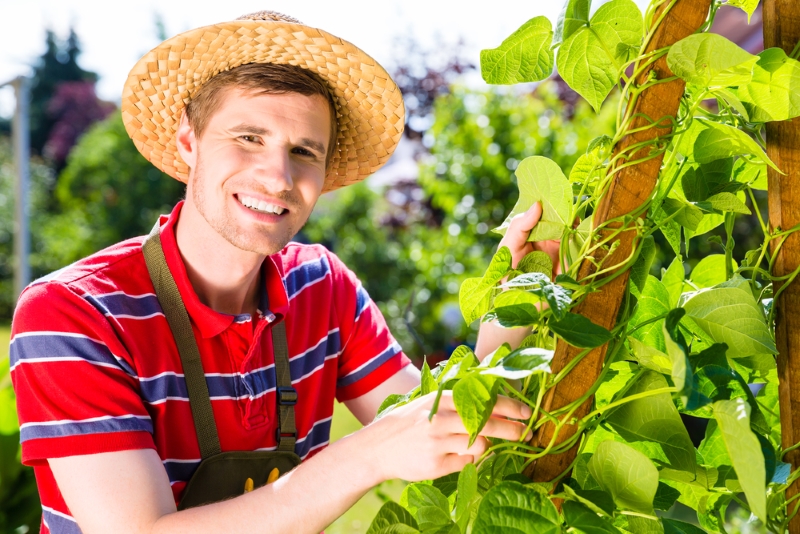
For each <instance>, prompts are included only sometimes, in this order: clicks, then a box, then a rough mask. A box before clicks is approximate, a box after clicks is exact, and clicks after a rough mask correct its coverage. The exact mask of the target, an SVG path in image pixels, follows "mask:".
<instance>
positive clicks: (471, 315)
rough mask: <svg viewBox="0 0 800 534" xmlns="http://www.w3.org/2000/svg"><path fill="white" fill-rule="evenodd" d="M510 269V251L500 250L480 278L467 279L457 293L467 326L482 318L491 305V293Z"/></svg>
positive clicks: (501, 248) (503, 248) (502, 248)
mask: <svg viewBox="0 0 800 534" xmlns="http://www.w3.org/2000/svg"><path fill="white" fill-rule="evenodd" d="M509 269H511V251H510V250H509V249H508V247H500V249H499V250H498V251H497V252H496V253H495V255H494V256H493V257H492V261H491V262H490V263H489V267H488V268H487V269H486V272H485V273H484V275H483V277H482V278H467V279H466V280H464V282H463V283H462V284H461V289H460V290H459V292H458V305H459V307H460V308H461V314H462V315H463V316H464V320H465V321H466V322H467V324H472V322H473V321H475V320H476V319H478V318H479V317H481V316H483V315H484V314H485V313H486V312H487V311H489V307H490V305H491V298H492V291H494V288H495V286H496V285H497V283H498V282H499V281H500V280H501V279H502V278H503V277H504V276H505V275H506V274H508V271H509Z"/></svg>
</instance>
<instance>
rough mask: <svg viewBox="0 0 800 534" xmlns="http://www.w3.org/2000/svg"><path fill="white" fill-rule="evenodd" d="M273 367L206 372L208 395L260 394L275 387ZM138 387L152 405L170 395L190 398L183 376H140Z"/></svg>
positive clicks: (236, 395)
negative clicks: (240, 372)
mask: <svg viewBox="0 0 800 534" xmlns="http://www.w3.org/2000/svg"><path fill="white" fill-rule="evenodd" d="M274 369H275V368H274V367H272V366H270V367H268V368H266V369H259V370H258V371H254V372H251V373H247V374H244V375H223V376H219V375H206V384H208V394H209V395H210V396H211V397H234V398H239V397H243V396H249V397H259V396H261V395H263V394H264V393H265V392H267V391H269V390H271V389H275V370H274ZM139 388H140V391H141V394H142V398H143V399H144V400H145V401H146V402H148V403H150V404H157V403H159V402H163V401H164V400H166V399H167V398H168V397H169V398H171V399H174V400H185V401H188V400H189V393H188V389H187V388H186V379H185V378H184V377H183V375H172V374H168V375H162V376H159V377H157V378H152V379H140V381H139Z"/></svg>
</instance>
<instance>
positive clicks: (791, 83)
mask: <svg viewBox="0 0 800 534" xmlns="http://www.w3.org/2000/svg"><path fill="white" fill-rule="evenodd" d="M737 94H738V96H739V98H740V99H741V101H742V104H743V105H744V107H745V108H746V109H747V111H748V113H749V114H750V120H751V121H752V122H771V121H784V120H789V119H793V118H794V117H797V116H798V115H800V62H798V61H797V60H795V59H792V58H790V57H788V56H787V55H786V52H784V51H783V50H781V49H780V48H769V49H767V50H764V51H763V52H761V54H759V57H758V62H757V63H756V64H755V67H754V68H753V79H752V81H751V82H750V83H749V84H747V85H744V86H742V87H740V88H739V91H738V93H737Z"/></svg>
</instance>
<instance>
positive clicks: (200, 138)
mask: <svg viewBox="0 0 800 534" xmlns="http://www.w3.org/2000/svg"><path fill="white" fill-rule="evenodd" d="M122 112H123V118H124V121H125V124H126V128H127V130H128V133H129V134H130V135H131V138H132V139H133V140H134V142H135V144H136V146H137V148H139V150H140V151H141V152H142V154H144V156H145V157H147V158H148V159H149V160H150V161H151V162H152V163H153V164H154V165H156V166H157V167H158V168H160V169H162V170H164V171H165V172H167V173H168V174H170V175H172V176H173V177H175V178H177V179H180V180H182V181H185V182H187V189H186V200H185V201H183V202H181V203H179V204H178V205H177V206H176V207H175V209H174V210H173V212H172V213H171V214H170V215H169V216H164V217H162V218H161V219H160V220H159V221H157V224H156V225H155V227H154V229H153V232H151V234H150V235H149V236H148V237H146V238H136V239H132V240H128V241H125V242H122V243H119V244H117V245H114V246H112V247H110V248H108V249H105V250H102V251H100V252H98V253H96V254H94V255H92V256H90V257H88V258H86V259H84V260H81V261H79V262H77V263H76V264H73V265H71V266H68V267H66V268H64V269H62V270H60V271H58V272H56V273H53V274H52V275H50V276H48V277H47V278H45V279H42V280H38V281H37V282H35V283H33V284H31V286H30V287H28V288H27V289H26V290H25V292H24V293H23V295H22V296H21V298H20V301H19V305H18V307H17V310H16V313H15V317H14V323H13V327H12V343H11V365H12V378H13V382H14V387H15V391H16V394H17V398H18V410H19V417H20V422H21V427H20V428H21V431H20V433H21V440H22V451H23V453H22V454H23V461H24V462H25V463H27V464H29V465H32V466H34V469H35V471H36V477H37V482H38V485H39V491H40V495H41V499H42V506H43V510H44V514H43V525H42V532H43V533H47V532H52V533H70V534H72V533H77V532H83V533H85V534H89V533H108V532H113V533H115V534H116V533H156V532H157V533H162V532H164V533H168V532H192V533H204V532H249V533H252V532H319V531H320V530H321V529H322V528H324V527H325V526H326V525H328V524H330V523H331V522H332V521H333V520H334V519H335V518H336V517H338V516H339V515H340V514H341V513H342V512H343V511H345V510H346V509H347V508H348V507H349V506H351V505H352V504H353V503H354V502H355V501H356V500H357V499H358V498H359V497H361V496H362V495H363V494H364V493H365V492H366V491H368V490H369V489H370V488H371V487H373V486H375V485H376V484H378V483H380V482H382V481H384V480H388V479H392V478H402V479H405V480H422V479H428V478H435V477H439V476H442V475H445V474H448V473H451V472H454V471H457V470H459V469H461V468H462V467H463V466H464V465H466V464H467V463H468V462H472V461H474V460H475V459H476V458H477V457H478V456H479V455H480V454H482V453H483V452H484V451H485V449H486V447H487V445H488V441H487V439H486V437H498V438H504V439H512V440H517V439H520V438H521V434H522V432H523V431H524V426H523V425H522V424H520V423H519V422H517V421H514V419H523V418H526V417H528V416H529V415H530V410H529V409H527V408H526V407H523V405H521V404H519V403H517V402H516V401H512V400H510V399H506V398H501V399H500V400H499V401H498V403H497V407H496V408H495V411H494V417H492V418H491V419H490V421H489V423H488V424H487V425H486V427H485V430H484V431H483V435H484V436H486V437H483V438H479V439H478V440H477V441H476V442H475V444H473V445H472V446H471V447H470V446H468V436H467V433H466V430H465V429H464V427H463V425H462V423H461V421H460V419H459V417H458V414H457V413H456V412H455V409H454V406H453V403H452V398H451V397H450V396H448V395H445V397H444V398H443V400H442V403H441V405H440V407H439V411H438V413H437V415H436V416H435V417H434V418H433V420H432V421H431V422H429V421H428V417H427V416H428V412H429V410H430V408H431V405H432V402H433V399H432V398H431V397H430V396H426V397H423V398H421V399H418V400H417V401H415V402H413V403H410V404H409V405H407V406H404V407H403V408H400V409H397V410H394V411H393V412H391V413H389V414H388V415H386V416H385V417H383V418H381V419H379V420H377V421H374V422H371V421H372V420H373V419H374V417H375V415H376V412H377V410H378V407H379V406H380V403H381V402H382V401H383V399H384V398H385V397H386V396H387V395H389V394H391V393H405V392H407V391H408V390H410V389H411V388H413V387H415V386H416V385H418V384H419V372H418V371H417V370H416V369H415V368H414V367H413V366H410V365H408V364H409V360H408V359H407V358H406V357H405V356H404V355H403V354H402V352H401V350H400V347H399V346H398V344H397V343H396V342H395V341H394V339H393V338H392V336H391V334H390V333H389V331H388V329H387V327H386V324H385V322H384V320H383V318H382V317H381V315H380V312H379V311H378V309H377V307H376V306H375V305H374V304H373V303H372V302H371V301H370V299H369V297H368V295H367V294H366V292H365V291H364V290H363V288H362V287H361V285H360V284H359V282H358V280H357V279H356V278H355V276H354V275H353V273H352V272H350V271H349V270H348V269H347V268H346V267H345V266H344V265H342V264H341V262H340V261H339V260H338V259H337V258H336V256H335V255H333V254H332V253H330V252H329V251H327V250H326V249H324V248H323V247H321V246H316V245H311V246H306V245H300V244H296V243H291V242H290V239H291V238H292V236H293V235H294V234H295V233H297V231H298V230H300V228H301V227H302V226H303V224H304V223H305V222H306V220H307V219H308V217H309V215H310V214H311V211H312V210H313V208H314V205H315V203H316V201H317V199H318V198H319V196H320V194H322V193H324V192H326V191H331V190H333V189H336V188H338V187H342V186H344V185H348V184H351V183H355V182H357V181H359V180H362V179H364V178H366V177H367V176H368V175H369V174H371V173H372V172H374V171H375V170H377V169H378V168H380V166H381V165H383V164H384V163H385V162H386V161H387V160H388V158H389V156H390V155H391V153H392V151H393V150H394V148H395V146H396V144H397V142H398V140H399V138H400V136H401V134H402V125H403V118H404V110H403V105H402V98H401V95H400V92H399V90H398V89H397V86H396V85H395V84H394V82H392V80H391V78H390V77H389V75H388V74H387V73H386V72H385V71H384V70H383V69H382V68H381V67H380V66H379V65H378V64H377V63H375V62H374V60H372V59H371V58H370V57H369V56H367V55H366V54H365V53H363V52H362V51H361V50H359V49H358V48H356V47H355V46H353V45H351V44H349V43H347V42H345V41H342V40H341V39H338V38H336V37H334V36H332V35H330V34H328V33H326V32H324V31H322V30H318V29H315V28H310V27H308V26H304V25H302V24H300V23H299V22H298V21H296V20H294V19H291V18H289V17H285V16H282V15H279V14H276V13H273V12H260V13H256V14H253V15H249V16H246V17H243V18H242V19H239V20H237V21H234V22H229V23H223V24H218V25H215V26H210V27H206V28H200V29H197V30H192V31H189V32H186V33H184V34H181V35H178V36H176V37H174V38H172V39H169V40H167V41H165V42H164V43H162V44H161V45H160V46H159V47H157V48H156V49H154V50H153V51H151V52H150V53H149V54H147V55H145V56H144V57H143V58H142V59H141V60H140V61H139V62H138V63H137V65H136V66H135V67H134V68H133V70H132V71H131V75H130V77H129V79H128V82H127V83H126V86H125V90H124V93H123V105H122ZM121 193H124V192H121ZM537 209H538V207H537ZM537 219H538V212H537V211H536V210H532V211H531V212H529V213H528V214H526V215H525V216H523V217H519V218H518V219H515V221H514V222H513V223H512V227H511V229H510V230H509V231H508V233H507V235H506V237H505V238H504V242H503V244H506V245H508V246H509V247H510V248H511V249H512V251H513V253H514V257H515V261H518V260H519V258H521V257H522V256H523V255H524V254H525V253H526V252H527V251H528V249H529V248H530V246H531V245H530V244H527V243H526V241H525V239H526V237H527V232H528V231H529V230H530V228H531V227H532V226H533V225H534V224H535V223H536V220H537ZM487 326H488V325H487ZM503 335H505V334H504V333H503V332H501V331H499V330H495V331H491V332H489V333H484V334H482V340H483V343H484V345H487V346H489V345H492V344H493V343H494V341H493V340H496V338H498V337H500V336H503ZM514 335H515V336H516V337H517V338H519V337H520V336H519V333H516V334H514ZM335 399H338V400H339V401H342V402H344V403H345V404H346V405H347V407H348V408H349V409H350V410H351V411H352V412H353V413H354V414H355V415H356V416H357V417H358V419H359V420H361V421H362V422H363V423H364V424H367V426H366V427H365V428H364V429H362V430H360V431H358V432H356V433H354V434H352V435H351V436H348V437H347V438H344V439H342V440H340V441H338V442H336V443H334V444H333V445H330V446H328V436H329V431H330V420H331V416H332V414H333V403H334V400H335ZM278 477H279V478H278Z"/></svg>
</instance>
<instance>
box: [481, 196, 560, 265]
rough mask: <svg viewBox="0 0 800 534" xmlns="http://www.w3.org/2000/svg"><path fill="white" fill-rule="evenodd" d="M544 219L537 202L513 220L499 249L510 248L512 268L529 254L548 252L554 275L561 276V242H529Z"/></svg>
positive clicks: (540, 205)
mask: <svg viewBox="0 0 800 534" xmlns="http://www.w3.org/2000/svg"><path fill="white" fill-rule="evenodd" d="M541 218H542V204H541V202H536V203H534V204H533V206H531V207H530V208H528V211H526V212H525V213H520V214H519V215H517V216H516V217H514V218H513V219H511V224H509V226H508V229H507V230H506V235H504V236H503V239H501V240H500V244H499V245H498V247H497V248H500V247H508V249H509V250H510V251H511V266H512V267H514V268H516V267H517V265H518V264H519V261H520V260H521V259H522V258H524V257H525V256H526V255H527V254H530V253H531V252H533V251H534V250H540V251H542V252H546V253H547V255H548V256H550V259H551V260H552V261H553V275H554V276H555V275H557V274H561V263H560V262H559V257H558V249H559V247H560V246H561V242H560V241H555V240H552V241H537V242H535V243H531V242H530V241H528V236H529V235H530V233H531V230H533V227H534V226H536V224H537V223H538V222H539V219H541Z"/></svg>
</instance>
